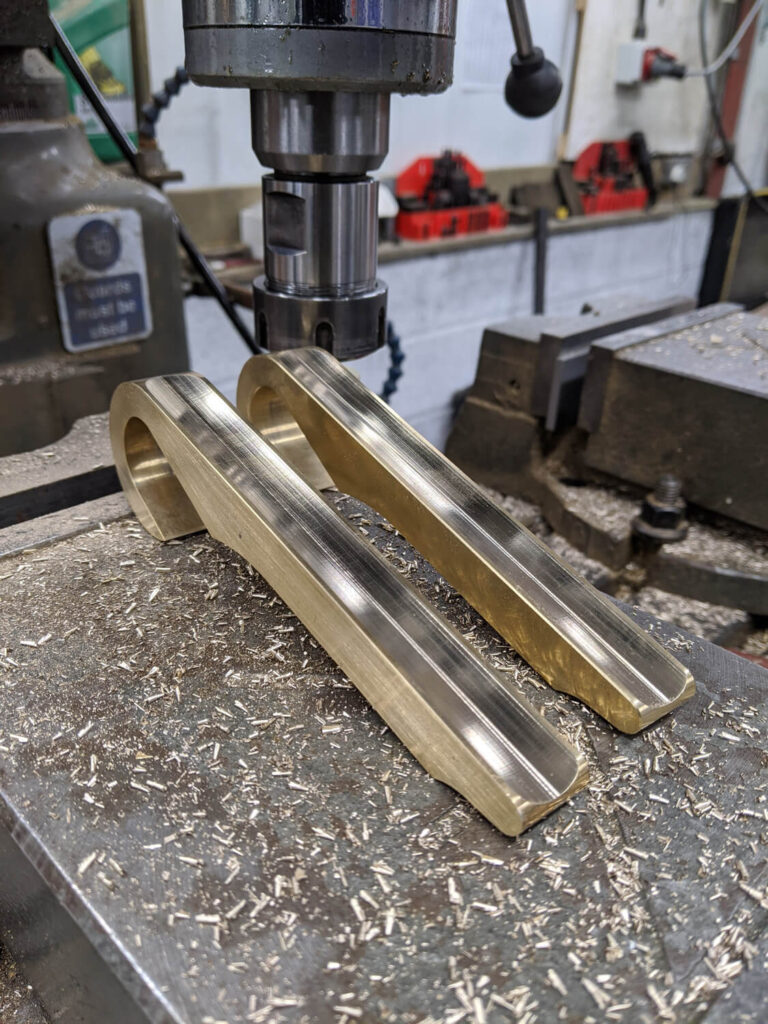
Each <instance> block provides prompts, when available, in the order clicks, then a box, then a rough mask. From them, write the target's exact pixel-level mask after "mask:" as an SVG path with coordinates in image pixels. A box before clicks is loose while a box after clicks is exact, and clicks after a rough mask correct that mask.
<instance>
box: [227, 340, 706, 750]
mask: <svg viewBox="0 0 768 1024" xmlns="http://www.w3.org/2000/svg"><path fill="white" fill-rule="evenodd" d="M237 404H238V408H239V410H240V412H241V414H242V415H243V416H244V417H245V419H247V420H248V421H249V422H250V423H252V424H253V425H254V426H255V427H256V428H257V429H258V430H260V431H262V432H263V433H264V435H265V437H268V438H269V440H270V441H271V442H272V444H273V445H275V447H276V448H277V450H278V451H280V452H281V453H282V454H283V455H284V457H285V458H286V460H287V461H288V462H290V463H291V465H293V466H294V467H295V468H296V469H297V471H298V472H300V473H301V474H302V475H303V476H304V477H305V479H307V480H308V481H309V482H311V483H312V484H313V486H315V487H317V488H321V489H322V488H324V487H327V486H330V485H332V484H335V485H336V486H337V487H338V488H339V489H340V490H342V491H345V492H346V493H348V494H351V495H354V496H355V497H357V498H359V499H360V500H361V501H364V502H366V503H367V504H368V505H370V506H372V507H374V508H375V509H376V510H377V511H378V512H380V513H381V514H382V515H384V516H386V517H387V519H389V521H390V522H391V523H392V524H393V526H395V527H396V528H397V529H398V530H399V531H400V532H401V533H402V534H404V536H405V537H407V539H408V540H409V541H410V542H411V544H413V546H414V547H415V548H417V550H418V551H420V552H421V554H422V555H424V557H425V558H427V559H428V560H429V561H430V562H431V563H432V565H434V566H435V568H436V569H437V570H438V571H439V572H440V573H442V575H443V576H444V577H445V578H446V580H448V582H449V583H451V584H452V585H453V586H454V587H456V589H457V590H458V591H459V593H461V594H462V595H463V596H464V598H465V599H466V600H467V601H468V602H469V603H470V604H471V605H473V607H474V608H476V609H477V611H479V612H480V614H481V615H483V616H484V618H485V619H486V620H487V621H488V622H489V623H490V624H491V625H492V626H493V627H494V628H495V629H496V630H497V631H498V632H499V633H500V634H501V635H502V636H503V637H504V638H505V639H506V640H507V641H508V642H509V643H510V644H511V645H512V646H513V647H514V648H515V649H516V650H517V651H518V652H519V653H520V654H521V655H522V656H523V657H524V658H525V659H526V660H527V661H528V662H529V663H530V664H531V665H532V666H533V667H534V668H535V669H536V670H537V671H538V672H539V673H540V674H541V675H542V676H543V677H544V678H545V679H546V680H547V681H548V682H549V683H550V684H551V685H552V686H553V687H554V688H555V689H557V690H561V691H563V692H565V693H569V694H571V695H573V696H575V697H578V698H579V699H581V700H582V701H584V702H585V703H586V704H588V705H589V706H590V707H591V708H593V709H594V710H595V711H597V712H598V713H599V714H601V715H602V716H603V717H604V718H606V719H607V720H608V721H609V722H610V723H611V724H612V725H614V726H615V727H616V728H618V729H621V730H623V731H624V732H629V733H634V732H638V731H639V730H640V729H642V728H644V727H645V726H647V725H649V724H650V723H651V722H654V721H655V720H656V719H658V718H660V717H661V716H662V715H664V714H666V713H667V712H668V711H670V710H671V709H672V708H675V707H677V706H678V705H679V704H681V703H683V701H685V700H687V699H688V698H689V697H691V696H692V695H693V693H694V691H695V687H694V682H693V677H692V676H691V674H690V673H689V672H688V670H687V669H685V668H684V667H683V666H682V665H681V664H680V663H679V662H678V661H676V659H675V658H673V657H672V656H671V655H670V654H668V653H667V651H665V650H664V648H662V647H661V645H660V644H657V643H656V642H655V641H654V640H653V639H652V638H651V637H650V636H648V635H647V634H646V633H645V632H643V630H642V629H640V627H639V626H637V625H635V623H633V622H632V621H631V620H630V619H629V618H628V617H627V616H626V615H624V614H623V612H621V610H620V609H619V608H617V607H616V606H615V605H614V604H613V603H612V602H611V601H610V600H609V599H608V598H607V597H606V596H605V595H603V594H600V593H599V592H598V591H597V590H596V589H595V588H594V587H592V586H591V585H590V584H589V583H587V582H586V581H585V580H584V579H582V578H581V577H580V576H578V575H577V574H576V573H575V572H574V571H573V570H572V569H571V568H570V567H569V566H568V565H567V564H566V563H565V562H563V561H562V560H561V559H560V558H558V557H557V556H556V555H555V554H554V553H553V552H552V551H550V550H549V548H547V547H546V545H544V544H543V543H541V541H539V540H538V538H536V537H534V536H533V534H531V533H530V532H529V531H528V530H526V529H525V527H524V526H522V525H520V524H519V523H517V522H516V521H515V520H514V519H512V518H511V517H510V516H508V515H507V514H506V513H505V512H504V511H503V510H502V509H501V508H499V506H498V505H496V504H495V503H494V502H492V501H491V500H490V499H489V498H488V497H487V495H485V494H484V492H483V491H482V490H481V489H480V488H479V487H478V486H477V485H476V484H475V483H474V482H473V481H472V480H470V479H469V477H467V476H466V475H465V474H464V473H462V472H461V471H460V470H459V469H458V468H457V467H456V466H454V465H453V463H451V462H450V461H449V460H448V459H446V457H445V456H444V455H443V454H442V453H441V452H438V451H437V450H436V449H435V448H433V447H432V445H430V444H429V443H428V442H427V441H425V440H424V438H423V437H421V436H420V435H419V434H418V433H417V432H416V431H415V430H413V429H412V428H411V427H410V426H408V424H407V423H405V422H404V420H402V419H401V418H400V417H399V416H398V415H397V414H396V413H395V412H393V410H392V409H390V407H389V406H388V405H386V404H385V403H384V402H382V401H381V400H380V399H379V398H378V397H377V396H376V395H374V394H373V393H372V392H371V391H369V390H368V388H366V387H365V386H364V385H363V384H362V383H361V382H360V381H359V380H358V378H357V377H356V376H355V375H354V374H353V373H351V372H350V371H349V370H348V369H347V368H346V367H344V366H342V364H341V363H339V362H338V361H337V360H335V359H334V358H333V357H332V356H330V355H329V354H328V353H327V352H324V351H323V350H321V349H318V348H306V349H294V350H292V351H288V352H282V353H280V354H274V355H263V356H255V357H254V358H252V359H249V361H248V362H247V363H246V364H245V366H244V368H243V371H242V373H241V375H240V381H239V384H238V398H237Z"/></svg>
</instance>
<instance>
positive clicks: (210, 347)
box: [187, 211, 712, 448]
mask: <svg viewBox="0 0 768 1024" xmlns="http://www.w3.org/2000/svg"><path fill="white" fill-rule="evenodd" d="M711 218H712V214H711V212H710V211H695V212H685V213H677V214H675V215H673V216H669V217H666V218H663V219H656V220H648V221H642V222H640V223H637V224H622V225H616V226H611V227H601V228H595V229H588V230H581V231H569V232H562V233H559V234H555V235H553V236H552V237H551V238H550V240H549V248H548V259H547V307H546V308H547V312H549V313H563V314H573V313H578V312H579V310H580V309H581V307H582V305H583V303H584V302H585V301H590V300H594V299H599V298H601V297H603V296H608V295H611V294H613V295H616V294H621V295H630V294H634V295H638V296H641V297H644V298H647V299H652V298H663V297H665V296H669V295H689V296H692V297H695V296H696V294H697V293H698V289H699V282H700V279H701V271H702V267H703V263H704V259H705V257H706V252H707V246H708V242H709V233H710V229H711ZM533 269H534V246H533V242H532V241H530V240H517V241H508V242H504V243H502V244H499V245H490V246H481V247H478V248H469V249H461V250H456V251H452V252H443V253H438V254H435V255H425V256H423V257H418V258H415V259H407V260H401V261H396V262H391V263H386V264H384V265H383V266H382V267H381V269H380V274H381V277H382V278H383V280H385V281H386V282H387V284H388V286H389V314H390V318H391V320H392V322H393V323H394V325H395V328H396V330H397V332H398V334H399V335H400V337H401V339H402V343H403V348H404V350H405V354H406V359H405V363H404V367H403V368H404V371H405V372H404V375H403V377H402V378H401V380H400V385H399V388H398V391H397V393H396V394H395V395H394V397H393V399H392V406H393V408H394V409H395V410H396V411H397V412H399V413H400V415H401V416H403V417H404V418H405V419H406V420H408V422H409V423H411V424H413V426H414V427H415V428H416V429H417V430H418V431H420V433H422V434H423V435H424V436H425V437H426V438H427V439H428V440H430V441H431V442H432V443H433V444H435V445H437V447H439V448H442V447H443V445H444V444H445V440H446V438H447V436H448V433H449V432H450V426H451V419H452V410H453V403H454V400H455V397H456V395H457V394H458V393H459V392H461V391H463V390H464V389H465V388H468V387H469V386H470V385H471V384H472V381H473V380H474V376H475V370H476V367H477V358H478V354H479V351H480V342H481V340H482V335H483V330H484V328H485V327H486V326H487V325H488V324H492V323H496V322H498V321H501V320H504V319H507V318H508V317H511V316H514V315H519V314H527V313H530V312H531V310H532V301H533ZM187 324H188V332H189V338H190V347H191V350H192V366H193V368H194V369H195V370H197V371H198V372H199V373H202V374H203V375H205V376H207V377H208V378H209V379H210V380H211V382H212V383H213V384H215V385H216V386H217V387H218V388H219V389H220V390H222V391H223V392H224V394H226V395H227V397H230V398H233V397H234V391H235V384H236V382H237V376H238V374H239V372H240V369H241V367H242V364H243V363H244V362H245V359H246V358H247V355H248V353H247V351H245V349H244V346H243V343H242V341H241V340H240V339H239V337H238V336H237V334H236V333H235V332H234V330H233V329H232V328H231V326H230V324H229V322H228V321H227V320H226V319H225V318H224V316H223V315H222V314H221V312H220V310H219V309H218V307H217V306H216V305H215V303H213V301H212V300H209V299H192V300H188V301H187ZM351 365H352V366H353V367H354V368H355V370H356V371H357V372H358V373H359V374H360V376H361V378H362V379H363V381H364V382H365V383H366V384H367V385H368V386H369V387H370V388H372V389H373V390H375V391H377V392H378V391H379V390H380V389H381V386H382V384H383V381H384V379H385V377H386V375H387V369H388V365H389V353H388V350H387V349H382V350H381V351H379V352H376V353H375V354H374V355H372V356H368V357H367V358H365V359H362V360H359V361H357V362H355V363H353V364H351Z"/></svg>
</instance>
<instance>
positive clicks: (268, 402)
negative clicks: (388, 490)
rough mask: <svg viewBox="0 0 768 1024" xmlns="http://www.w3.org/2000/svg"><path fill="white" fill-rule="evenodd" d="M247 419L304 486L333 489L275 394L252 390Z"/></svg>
mask: <svg viewBox="0 0 768 1024" xmlns="http://www.w3.org/2000/svg"><path fill="white" fill-rule="evenodd" d="M247 418H248V422H249V423H250V424H251V425H252V426H253V427H255V429H256V430H258V431H259V433H260V434H261V435H262V437H264V438H265V439H266V440H267V441H269V443H270V444H271V445H272V447H273V448H274V449H275V450H276V451H277V453H278V454H279V455H280V457H281V458H283V459H284V460H285V461H286V462H287V463H288V465H289V466H290V467H291V469H294V470H295V471H296V472H297V473H298V474H299V476H301V477H303V478H304V479H305V480H306V481H307V483H309V484H311V485H312V486H313V487H315V488H317V489H318V490H322V489H323V488H325V487H332V486H333V481H332V480H331V478H330V476H329V475H328V471H327V470H326V469H325V467H324V466H323V464H322V462H321V461H320V459H319V458H318V457H317V455H316V454H315V452H314V449H313V448H312V445H311V444H310V443H309V441H308V440H307V438H306V436H305V435H304V432H303V431H302V429H301V427H300V426H299V424H298V423H297V422H296V419H295V418H294V416H293V414H292V413H291V411H290V409H289V408H288V406H287V405H286V403H285V402H284V401H283V400H282V398H280V396H279V395H278V393H277V392H276V391H273V389H272V388H266V387H263V388H258V389H257V390H256V391H254V393H253V394H252V395H251V399H250V402H249V405H248V410H247Z"/></svg>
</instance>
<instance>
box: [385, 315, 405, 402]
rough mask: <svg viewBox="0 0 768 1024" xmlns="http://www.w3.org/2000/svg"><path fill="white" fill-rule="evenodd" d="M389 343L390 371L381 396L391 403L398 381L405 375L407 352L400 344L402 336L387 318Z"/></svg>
mask: <svg viewBox="0 0 768 1024" xmlns="http://www.w3.org/2000/svg"><path fill="white" fill-rule="evenodd" d="M387 345H388V346H389V373H388V374H387V379H386V380H385V381H384V387H383V388H382V389H381V395H380V396H379V397H380V398H383V399H384V401H385V402H386V403H387V404H389V400H390V398H391V397H392V395H394V393H395V392H396V391H397V382H398V381H399V380H400V378H401V377H402V376H403V369H402V367H403V363H404V362H405V352H403V349H402V347H401V344H400V336H399V335H398V334H397V333H396V331H395V328H394V326H393V324H392V321H391V320H387Z"/></svg>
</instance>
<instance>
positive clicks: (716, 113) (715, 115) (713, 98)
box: [699, 0, 768, 213]
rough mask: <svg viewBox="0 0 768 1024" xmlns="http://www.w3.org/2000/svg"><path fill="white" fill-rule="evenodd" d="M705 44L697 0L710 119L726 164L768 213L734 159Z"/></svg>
mask: <svg viewBox="0 0 768 1024" xmlns="http://www.w3.org/2000/svg"><path fill="white" fill-rule="evenodd" d="M708 49H709V47H708V44H707V0H700V2H699V50H700V51H701V66H702V68H704V69H705V71H704V76H703V77H704V83H705V85H706V88H707V97H708V99H709V109H710V111H711V113H712V120H713V122H714V125H715V129H716V131H717V134H718V135H719V136H720V141H721V142H722V144H723V149H724V159H725V163H726V164H730V165H731V167H733V169H734V171H735V172H736V176H737V177H738V179H739V181H740V182H741V184H742V185H743V186H744V190H745V192H746V193H747V197H748V198H749V199H751V200H752V201H753V202H754V203H755V205H756V206H757V208H758V209H760V210H762V211H763V213H768V203H765V202H764V201H763V200H762V199H761V198H760V196H758V195H756V194H755V190H754V188H752V183H751V182H750V180H749V178H748V177H747V176H746V174H745V173H744V171H743V170H742V168H741V165H740V164H739V162H738V161H737V159H736V153H735V151H734V145H733V142H732V141H731V140H730V139H729V138H728V135H727V133H726V130H725V126H724V125H723V119H722V117H721V115H720V108H719V106H718V102H717V94H716V92H715V85H714V82H713V81H712V77H713V72H711V71H707V70H706V69H707V68H708V67H709V53H708Z"/></svg>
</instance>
